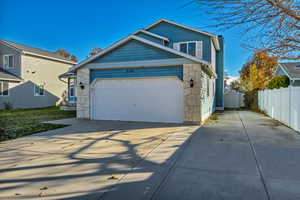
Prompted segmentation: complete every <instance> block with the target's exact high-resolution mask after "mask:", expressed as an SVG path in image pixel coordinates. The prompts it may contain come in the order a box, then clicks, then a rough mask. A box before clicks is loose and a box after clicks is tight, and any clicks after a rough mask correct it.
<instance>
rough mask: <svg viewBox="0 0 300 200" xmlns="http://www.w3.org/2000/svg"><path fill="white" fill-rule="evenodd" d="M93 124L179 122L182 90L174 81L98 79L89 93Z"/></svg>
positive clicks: (181, 110)
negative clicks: (110, 122) (116, 121)
mask: <svg viewBox="0 0 300 200" xmlns="http://www.w3.org/2000/svg"><path fill="white" fill-rule="evenodd" d="M92 117H93V119H97V120H124V121H149V122H176V123H181V122H182V121H183V88H182V82H181V80H179V79H177V78H155V79H116V80H114V79H101V80H98V81H97V82H96V83H95V85H94V89H93V92H92Z"/></svg>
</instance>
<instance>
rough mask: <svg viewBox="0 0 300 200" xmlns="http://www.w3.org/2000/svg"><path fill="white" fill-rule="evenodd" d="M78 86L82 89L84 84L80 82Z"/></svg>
mask: <svg viewBox="0 0 300 200" xmlns="http://www.w3.org/2000/svg"><path fill="white" fill-rule="evenodd" d="M79 87H80V88H81V89H82V90H83V89H84V85H83V83H82V82H80V83H79Z"/></svg>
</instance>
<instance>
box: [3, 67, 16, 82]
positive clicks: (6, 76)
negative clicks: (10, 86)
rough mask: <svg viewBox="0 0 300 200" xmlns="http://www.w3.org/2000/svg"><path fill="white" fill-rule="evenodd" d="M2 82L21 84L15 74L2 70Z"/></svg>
mask: <svg viewBox="0 0 300 200" xmlns="http://www.w3.org/2000/svg"><path fill="white" fill-rule="evenodd" d="M0 80H4V81H14V82H20V81H21V79H20V78H19V77H17V76H15V75H14V74H12V73H10V72H8V71H6V70H4V69H2V68H0Z"/></svg>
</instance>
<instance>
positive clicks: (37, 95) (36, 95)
mask: <svg viewBox="0 0 300 200" xmlns="http://www.w3.org/2000/svg"><path fill="white" fill-rule="evenodd" d="M36 86H39V87H40V86H41V85H35V84H34V87H33V95H34V96H35V97H42V96H45V87H44V85H43V89H44V93H43V95H40V94H36V93H35V89H36Z"/></svg>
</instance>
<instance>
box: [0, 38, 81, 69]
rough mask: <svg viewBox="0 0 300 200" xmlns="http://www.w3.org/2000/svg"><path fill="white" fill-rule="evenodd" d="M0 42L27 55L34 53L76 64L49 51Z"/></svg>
mask: <svg viewBox="0 0 300 200" xmlns="http://www.w3.org/2000/svg"><path fill="white" fill-rule="evenodd" d="M0 42H3V43H5V44H7V45H9V46H12V47H14V48H16V49H18V50H20V51H25V52H29V53H34V54H38V55H41V56H46V57H50V58H54V59H59V60H64V61H67V62H71V63H74V64H75V63H76V62H74V61H72V60H69V59H66V58H65V57H63V56H61V55H59V54H57V53H55V52H51V51H47V50H43V49H39V48H34V47H30V46H27V45H24V44H18V43H15V42H11V41H8V40H0Z"/></svg>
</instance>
